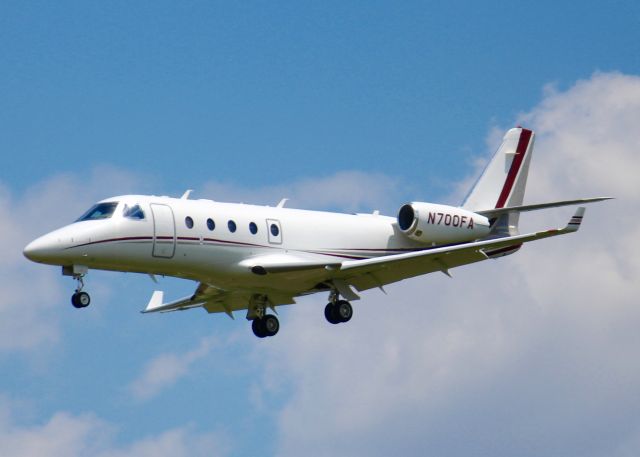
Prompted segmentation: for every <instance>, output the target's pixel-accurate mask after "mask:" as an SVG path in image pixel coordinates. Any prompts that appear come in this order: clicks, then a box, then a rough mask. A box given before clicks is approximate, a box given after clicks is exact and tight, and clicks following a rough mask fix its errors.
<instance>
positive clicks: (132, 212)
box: [122, 205, 144, 220]
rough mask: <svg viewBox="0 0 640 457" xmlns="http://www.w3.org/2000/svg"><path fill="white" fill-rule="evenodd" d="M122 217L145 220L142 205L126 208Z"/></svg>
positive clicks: (126, 206)
mask: <svg viewBox="0 0 640 457" xmlns="http://www.w3.org/2000/svg"><path fill="white" fill-rule="evenodd" d="M122 215H123V216H124V217H126V218H128V219H138V220H142V219H144V211H142V208H140V205H133V206H128V205H125V206H124V210H123V211H122Z"/></svg>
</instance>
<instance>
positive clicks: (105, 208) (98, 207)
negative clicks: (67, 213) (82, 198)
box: [76, 202, 118, 222]
mask: <svg viewBox="0 0 640 457" xmlns="http://www.w3.org/2000/svg"><path fill="white" fill-rule="evenodd" d="M117 206H118V202H106V203H96V204H95V205H93V206H92V207H91V208H89V210H88V211H87V212H86V213H84V214H83V215H82V216H80V217H79V218H78V220H76V222H82V221H95V220H98V219H109V218H110V217H111V216H113V213H114V212H115V211H116V207H117Z"/></svg>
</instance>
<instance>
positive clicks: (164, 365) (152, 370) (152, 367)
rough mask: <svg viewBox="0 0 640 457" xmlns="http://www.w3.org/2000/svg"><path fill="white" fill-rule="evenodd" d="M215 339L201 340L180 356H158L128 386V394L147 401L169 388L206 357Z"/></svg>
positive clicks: (170, 354) (214, 344)
mask: <svg viewBox="0 0 640 457" xmlns="http://www.w3.org/2000/svg"><path fill="white" fill-rule="evenodd" d="M217 345H218V343H217V339H215V338H211V337H208V338H203V339H202V340H201V341H200V344H199V345H198V346H197V347H196V348H195V349H192V350H190V351H187V352H185V353H182V354H177V353H167V354H160V355H158V356H156V357H154V358H153V359H152V360H151V361H149V362H148V363H147V365H146V367H145V368H144V369H143V370H142V373H141V374H140V376H138V378H137V379H135V380H134V381H133V382H132V383H131V384H130V385H129V392H130V393H131V395H133V397H134V398H136V399H137V400H148V399H150V398H152V397H155V396H156V395H158V394H159V393H160V392H161V391H162V390H163V389H166V388H169V387H171V386H172V385H174V384H175V383H176V382H178V381H179V380H180V379H181V378H182V377H184V376H186V375H187V374H188V373H189V369H190V368H191V366H192V365H193V364H194V363H195V362H197V361H198V360H200V359H202V358H203V357H206V356H207V355H208V354H209V353H210V352H211V350H212V349H213V347H215V346H217Z"/></svg>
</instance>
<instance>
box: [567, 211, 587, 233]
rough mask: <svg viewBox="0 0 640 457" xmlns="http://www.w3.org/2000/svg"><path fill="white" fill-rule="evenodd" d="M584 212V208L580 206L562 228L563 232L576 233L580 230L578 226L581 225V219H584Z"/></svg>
mask: <svg viewBox="0 0 640 457" xmlns="http://www.w3.org/2000/svg"><path fill="white" fill-rule="evenodd" d="M584 211H585V208H584V206H580V207H579V208H578V209H577V210H576V212H575V214H574V215H573V217H572V218H571V220H570V221H569V223H568V224H567V226H566V227H565V228H564V230H565V231H566V232H577V231H578V229H579V228H580V224H582V218H583V217H584Z"/></svg>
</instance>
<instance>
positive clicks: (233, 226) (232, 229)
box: [227, 221, 236, 233]
mask: <svg viewBox="0 0 640 457" xmlns="http://www.w3.org/2000/svg"><path fill="white" fill-rule="evenodd" d="M227 227H229V231H230V232H231V233H233V232H235V231H236V223H235V222H233V221H229V222H227Z"/></svg>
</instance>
